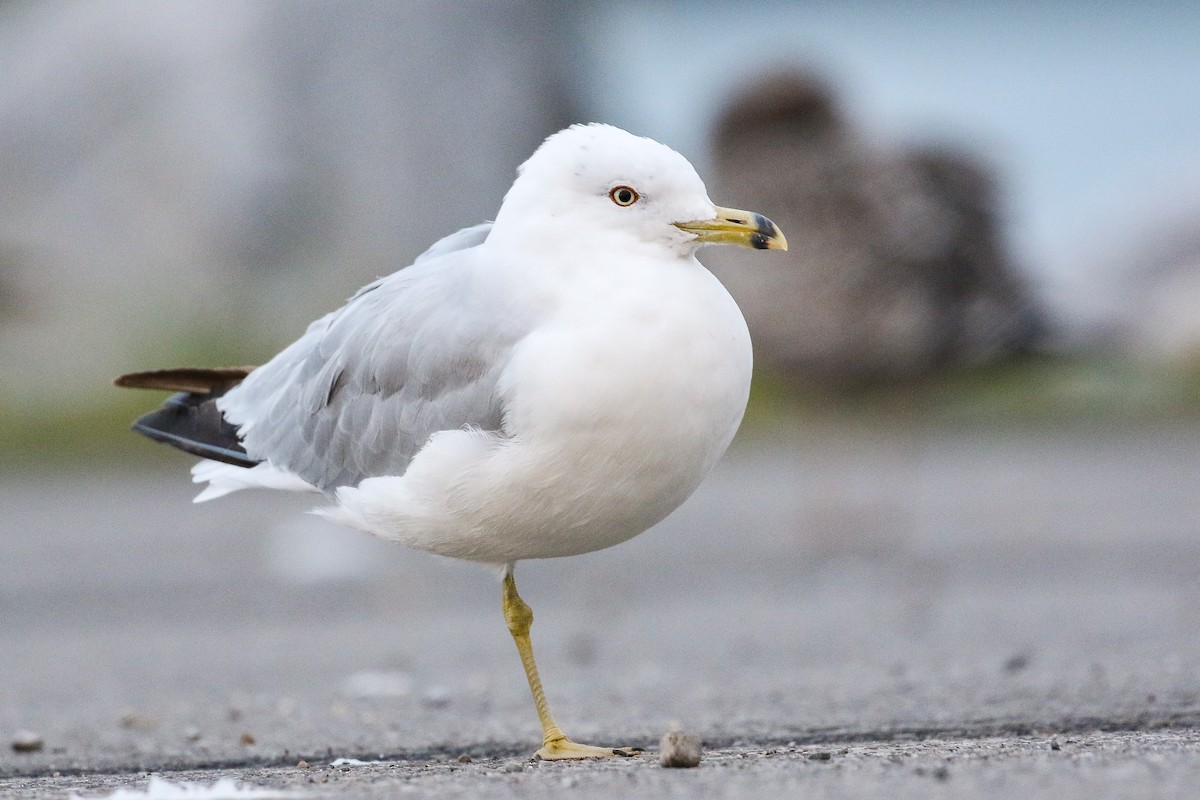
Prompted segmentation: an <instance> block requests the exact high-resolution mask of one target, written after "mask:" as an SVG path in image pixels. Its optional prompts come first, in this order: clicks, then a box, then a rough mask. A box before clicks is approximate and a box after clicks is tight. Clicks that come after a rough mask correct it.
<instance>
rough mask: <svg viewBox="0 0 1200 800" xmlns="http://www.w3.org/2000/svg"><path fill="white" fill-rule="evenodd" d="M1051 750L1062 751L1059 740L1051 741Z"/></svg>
mask: <svg viewBox="0 0 1200 800" xmlns="http://www.w3.org/2000/svg"><path fill="white" fill-rule="evenodd" d="M1050 749H1051V750H1062V745H1061V744H1059V743H1058V739H1051V740H1050Z"/></svg>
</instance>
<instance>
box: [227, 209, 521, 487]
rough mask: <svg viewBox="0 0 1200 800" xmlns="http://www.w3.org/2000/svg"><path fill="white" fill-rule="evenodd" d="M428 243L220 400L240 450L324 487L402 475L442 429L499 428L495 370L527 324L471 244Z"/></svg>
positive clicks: (458, 239)
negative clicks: (418, 254)
mask: <svg viewBox="0 0 1200 800" xmlns="http://www.w3.org/2000/svg"><path fill="white" fill-rule="evenodd" d="M489 227H490V226H476V227H475V228H468V229H466V230H464V231H460V232H459V233H457V234H454V235H453V236H450V237H447V238H446V239H443V240H442V241H440V242H438V243H437V244H436V245H434V247H433V248H431V249H430V250H429V251H428V252H427V253H426V254H424V255H422V256H421V257H420V258H418V259H417V261H416V262H414V264H413V265H412V266H410V267H407V268H405V269H402V270H400V271H399V272H396V273H394V274H392V275H389V276H388V277H386V278H382V279H380V280H378V281H375V282H374V283H372V284H369V285H368V286H365V287H364V288H363V289H361V290H360V291H359V292H358V293H357V294H355V295H354V296H353V297H352V298H351V299H350V300H349V302H347V304H346V305H345V306H343V307H342V308H340V309H338V310H337V311H334V312H333V313H331V314H328V315H326V316H325V317H323V318H322V319H319V320H317V321H316V322H314V323H313V324H312V325H310V326H309V328H308V330H307V331H306V332H305V334H304V335H303V336H302V337H301V338H300V339H298V340H297V341H296V342H294V343H293V344H292V345H291V346H289V347H288V348H287V349H285V350H284V351H283V352H281V353H280V354H279V355H277V356H276V357H275V358H273V359H272V360H271V361H269V362H267V363H266V364H265V365H263V366H261V367H259V368H258V369H256V370H254V372H252V373H250V375H249V376H248V377H247V378H246V380H245V382H243V383H242V384H241V385H240V386H238V387H237V388H236V389H234V390H231V391H230V392H229V393H228V394H227V395H226V396H225V397H224V398H222V400H221V401H220V406H219V407H220V409H221V411H222V413H223V414H224V415H225V418H226V419H227V420H229V421H230V422H231V423H233V424H234V425H237V426H239V431H238V433H239V436H240V437H241V439H242V443H243V445H244V446H245V448H246V451H247V453H248V454H250V455H251V456H252V457H254V458H260V459H264V460H267V461H269V462H271V463H272V464H274V465H275V466H278V467H282V468H284V469H287V470H289V471H291V472H294V473H296V474H297V475H299V476H300V477H302V478H304V479H305V480H306V481H308V482H309V483H311V484H313V485H314V486H316V487H317V488H319V489H321V490H323V491H330V490H332V489H334V488H336V487H338V486H345V485H355V484H357V483H358V482H359V481H361V480H363V479H364V478H368V477H373V476H378V475H401V474H403V473H404V470H405V469H406V468H407V466H408V463H409V461H411V460H412V458H413V456H414V455H415V454H416V453H417V451H418V450H420V449H421V447H422V446H423V445H424V444H425V442H426V441H427V440H428V439H429V437H430V435H432V434H433V433H436V432H437V431H441V430H452V429H458V428H462V427H464V426H475V427H479V428H482V429H484V430H500V428H501V424H502V419H503V411H504V410H503V407H502V401H501V398H500V396H499V393H498V391H497V388H496V384H497V381H498V380H499V377H500V375H501V373H502V372H503V370H504V368H505V366H506V365H507V364H508V360H509V358H510V355H511V352H512V349H513V346H514V345H515V344H516V343H517V342H519V341H520V340H521V339H522V338H524V337H525V335H526V334H527V333H528V332H529V330H530V329H531V328H532V327H533V318H532V315H531V314H530V313H528V309H527V308H525V307H524V306H523V305H522V304H521V302H520V299H519V296H518V294H517V292H516V291H514V290H515V288H516V287H511V286H506V285H503V284H502V282H501V279H500V277H498V275H497V271H496V270H493V269H488V265H487V264H486V263H484V260H483V258H482V257H481V253H480V251H479V248H477V247H476V245H478V244H479V243H480V242H482V241H483V239H484V238H486V236H487V229H488V228H489Z"/></svg>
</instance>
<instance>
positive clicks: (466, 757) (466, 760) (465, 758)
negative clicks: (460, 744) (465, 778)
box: [458, 753, 475, 764]
mask: <svg viewBox="0 0 1200 800" xmlns="http://www.w3.org/2000/svg"><path fill="white" fill-rule="evenodd" d="M474 760H475V759H473V758H471V756H470V755H468V754H466V753H463V754H462V755H461V756H459V757H458V763H460V764H470V763H471V762H472V761H474Z"/></svg>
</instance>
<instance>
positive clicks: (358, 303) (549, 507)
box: [117, 124, 787, 759]
mask: <svg viewBox="0 0 1200 800" xmlns="http://www.w3.org/2000/svg"><path fill="white" fill-rule="evenodd" d="M708 243H727V244H737V245H744V246H747V247H752V248H756V249H786V247H787V244H786V241H785V240H784V237H783V234H782V233H781V232H780V231H779V229H778V228H777V227H776V226H775V224H774V223H773V222H771V221H770V220H769V219H767V218H766V217H764V216H762V215H761V214H754V213H749V212H745V211H738V210H735V209H728V208H721V207H718V206H715V205H713V203H712V201H711V200H709V199H708V193H707V191H706V190H705V188H704V183H703V182H702V181H701V180H700V177H699V176H698V175H697V174H696V171H695V169H693V167H692V165H691V164H690V163H688V161H687V160H686V159H685V158H684V157H683V156H681V155H679V154H678V153H676V152H675V151H674V150H671V149H670V148H668V147H666V146H664V145H662V144H659V143H658V142H655V141H653V140H650V139H645V138H641V137H638V136H634V135H632V134H630V133H627V132H625V131H623V130H620V129H618V128H614V127H611V126H608V125H597V124H593V125H576V126H572V127H570V128H568V129H566V130H564V131H560V132H559V133H557V134H555V135H553V136H551V137H550V138H548V139H547V140H546V141H545V142H544V143H543V144H542V146H541V147H539V148H538V150H537V151H536V152H535V153H534V154H533V155H532V156H531V157H530V158H529V159H528V160H527V161H526V162H525V163H524V164H523V165H522V166H521V167H520V169H519V170H518V175H517V179H516V181H514V183H513V185H512V188H511V189H510V190H509V191H508V193H507V195H506V196H505V197H504V202H503V203H502V205H501V206H500V210H499V212H498V213H497V215H496V220H495V222H494V223H490V224H484V225H478V226H475V227H473V228H467V229H465V230H462V231H459V232H458V233H455V234H452V235H450V236H448V237H446V238H444V239H442V240H441V241H439V242H437V243H436V244H434V245H433V247H431V248H430V249H429V250H428V251H426V252H425V253H424V254H423V255H422V256H420V257H419V258H417V259H416V261H415V262H414V263H413V264H412V265H411V266H408V267H406V268H404V269H401V270H400V271H398V272H396V273H394V274H392V275H389V276H387V277H385V278H381V279H380V280H377V281H375V282H374V283H372V284H369V285H368V286H366V287H364V288H363V289H361V290H360V291H359V292H358V293H357V294H355V295H354V296H353V297H351V298H350V300H349V301H348V302H347V303H346V305H344V306H343V307H342V308H340V309H339V310H337V311H334V312H333V313H331V314H328V315H326V316H325V317H323V318H321V319H319V320H317V321H316V322H314V323H312V325H310V326H309V328H308V330H307V331H306V332H305V334H304V335H303V336H301V337H300V338H299V339H298V340H296V342H294V343H293V344H292V345H291V346H289V347H287V348H286V349H285V350H283V351H282V352H281V353H279V354H278V355H277V356H275V357H274V358H272V359H271V360H270V361H268V362H267V363H266V364H264V365H263V366H261V367H257V368H251V367H241V368H232V369H172V370H158V371H154V372H142V373H133V374H130V375H124V376H122V377H120V378H118V379H117V383H118V385H122V386H131V387H140V388H155V389H166V390H171V391H175V392H178V394H175V395H173V396H172V397H170V398H169V399H168V400H167V401H166V403H165V404H164V405H163V406H162V407H161V408H160V409H159V410H157V411H154V412H152V413H150V414H147V415H146V416H144V417H142V418H141V419H140V420H138V422H137V423H136V424H135V425H134V429H135V430H137V431H138V432H140V433H143V434H145V435H147V436H149V437H150V438H152V439H155V440H157V441H160V442H165V443H167V444H171V445H174V446H175V447H178V448H180V449H182V450H185V451H187V452H190V453H194V454H196V455H200V456H202V457H204V459H205V460H204V461H201V462H200V463H199V464H197V465H196V466H195V467H194V468H193V470H192V471H193V474H194V479H195V480H196V481H197V482H202V483H206V484H207V487H206V488H205V489H204V490H203V491H202V492H201V493H200V495H199V496H198V497H197V498H196V500H197V501H200V500H207V499H210V498H213V497H219V496H220V495H223V494H226V493H228V492H231V491H235V490H238V489H244V488H251V487H267V488H274V489H287V490H294V491H315V492H322V493H324V494H325V496H326V497H327V498H328V500H329V501H330V504H329V505H327V506H326V507H324V508H321V509H319V510H318V513H320V514H322V515H323V516H325V517H328V518H329V519H331V520H335V521H337V522H340V523H343V524H345V525H349V526H350V527H353V528H358V529H360V530H364V531H367V532H369V533H372V534H375V535H377V536H380V537H382V538H384V539H391V540H393V541H397V542H400V543H402V544H406V545H409V546H410V547H415V548H418V549H420V550H426V551H429V552H432V553H437V554H439V555H444V556H452V557H455V558H463V559H469V560H472V561H478V562H483V563H486V564H493V565H496V566H497V567H499V568H501V569H502V571H503V593H502V598H503V609H504V617H505V620H506V621H507V623H508V628H509V631H510V632H511V633H512V636H513V639H514V640H515V641H516V645H517V649H518V651H519V653H520V656H521V662H522V664H523V666H524V667H525V674H526V677H527V678H528V680H529V687H530V690H531V691H532V693H533V699H534V703H535V705H536V706H537V712H538V717H539V718H540V720H541V724H542V731H543V744H542V748H541V749H540V750H539V751H538V752H537V755H538V756H540V757H541V758H544V759H560V758H588V757H596V756H613V755H629V754H630V753H632V752H633V750H632V749H630V748H611V747H592V746H589V745H583V744H578V743H576V742H573V741H571V740H570V739H568V738H567V737H566V736H565V735H564V734H563V732H562V730H561V729H560V728H559V727H558V725H557V724H555V722H554V718H553V717H552V716H551V714H550V710H549V707H548V705H547V703H546V697H545V694H544V692H543V690H542V685H541V681H540V680H539V678H538V673H537V666H536V664H535V663H534V659H533V650H532V646H531V644H530V639H529V629H530V625H531V623H532V621H533V613H532V612H531V611H530V609H529V606H527V605H526V604H525V603H524V601H522V600H521V597H520V596H519V595H518V594H517V587H516V583H515V581H514V579H513V567H514V565H515V564H516V562H517V561H519V560H521V559H525V558H550V557H554V556H569V555H576V554H578V553H586V552H589V551H592V550H598V549H600V548H604V547H609V546H611V545H614V544H618V543H619V542H623V541H625V540H626V539H629V538H631V537H633V536H636V535H637V534H639V533H641V532H642V531H644V530H646V529H647V528H649V527H650V526H651V525H653V524H654V523H656V522H658V521H659V520H661V519H662V518H663V517H665V516H666V515H667V514H669V513H670V512H671V511H672V510H674V509H675V508H676V507H677V506H678V505H679V504H680V503H682V502H683V501H684V500H685V499H686V498H687V497H688V495H690V494H691V493H692V491H693V490H694V489H695V488H696V486H697V485H698V484H699V483H700V481H701V480H702V479H703V478H704V476H705V475H706V474H707V473H708V472H709V470H710V469H711V468H712V467H713V465H714V464H715V463H716V461H717V459H718V458H720V456H721V454H722V453H723V452H724V451H725V448H726V446H727V445H728V444H729V442H730V440H731V439H732V438H733V435H734V432H735V431H736V430H737V427H738V425H739V424H740V422H741V419H742V413H743V411H744V410H745V407H746V400H747V397H748V394H749V388H750V366H751V355H750V337H749V334H748V333H747V332H746V324H745V322H744V320H743V319H742V314H741V312H740V311H739V310H738V307H737V305H736V304H735V303H734V301H733V299H732V298H731V297H730V296H729V294H728V293H727V292H726V291H725V289H724V287H722V286H721V284H720V283H719V282H718V281H717V280H716V279H715V278H714V277H713V276H712V275H711V274H710V273H709V272H708V270H706V269H705V268H704V267H703V266H702V265H701V264H700V262H699V261H697V260H696V258H695V253H696V250H697V249H698V248H699V247H700V246H701V245H704V244H708Z"/></svg>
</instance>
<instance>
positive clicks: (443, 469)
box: [339, 258, 751, 563]
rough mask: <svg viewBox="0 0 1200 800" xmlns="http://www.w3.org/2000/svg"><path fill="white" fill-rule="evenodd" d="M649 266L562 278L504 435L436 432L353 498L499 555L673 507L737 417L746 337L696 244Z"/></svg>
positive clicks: (428, 538)
mask: <svg viewBox="0 0 1200 800" xmlns="http://www.w3.org/2000/svg"><path fill="white" fill-rule="evenodd" d="M642 266H643V265H641V264H640V263H638V262H634V261H631V262H629V263H625V264H623V265H622V266H621V267H620V268H617V269H611V270H605V271H604V272H603V273H597V274H595V275H593V276H590V277H587V278H583V279H581V278H580V276H578V275H575V276H572V279H571V281H570V282H569V284H567V285H568V286H569V289H567V290H565V291H560V292H559V293H558V295H557V296H556V297H555V302H554V311H553V313H552V314H551V316H550V318H549V319H548V320H547V321H546V324H544V325H542V326H540V327H539V328H538V330H537V331H535V332H534V333H533V334H532V335H531V336H530V337H528V338H527V339H526V340H525V341H523V342H522V343H521V344H520V345H519V347H518V348H517V350H516V351H515V352H514V357H513V361H512V364H511V367H510V369H509V370H508V371H507V373H506V375H505V378H504V381H503V384H502V387H501V389H502V392H503V393H504V394H505V396H506V398H508V402H507V404H506V408H507V414H506V420H505V433H506V434H507V438H504V439H500V438H496V437H489V436H488V435H486V434H481V433H479V432H465V431H455V432H445V433H442V434H438V435H437V436H436V437H435V438H434V439H433V440H432V441H431V442H430V443H429V445H427V446H426V448H425V449H424V450H423V451H422V452H421V453H420V454H419V455H418V456H417V458H416V459H414V461H413V462H412V464H411V465H410V466H409V470H408V473H407V474H406V476H405V477H404V478H378V479H371V480H368V481H364V482H363V484H362V485H361V486H360V489H359V490H358V491H357V495H359V496H355V494H356V491H355V490H351V491H349V492H347V491H343V493H342V494H344V495H345V497H342V496H339V499H340V500H341V502H342V506H343V507H344V508H345V509H346V510H347V511H349V510H350V506H351V505H352V504H351V503H350V502H349V501H350V500H351V499H353V500H354V502H356V503H359V504H362V502H363V501H366V500H368V499H369V500H370V501H371V502H370V504H369V505H371V507H372V508H375V509H376V511H375V512H372V518H373V519H374V520H375V521H374V522H373V523H372V526H371V527H369V528H367V529H368V530H371V531H372V532H373V533H377V534H379V535H383V536H385V537H386V538H393V539H397V540H399V541H402V542H404V543H405V544H408V545H410V546H414V547H418V548H421V549H425V550H430V551H432V552H436V553H439V554H442V555H448V556H453V557H457V558H468V559H472V560H477V561H486V562H491V563H507V562H512V561H516V560H519V559H524V558H547V557H554V556H565V555H574V554H578V553H584V552H589V551H591V550H598V549H601V548H604V547H609V546H611V545H614V544H617V543H619V542H622V541H624V540H626V539H628V538H630V537H632V536H636V535H637V534H638V533H641V532H642V531H644V530H645V529H646V528H648V527H649V526H651V525H653V524H654V523H656V522H658V521H659V520H660V519H662V518H663V517H665V516H666V515H667V514H669V513H670V512H671V511H672V510H674V509H675V508H676V507H677V506H678V505H679V504H680V503H682V502H683V501H684V500H685V499H686V498H687V497H688V496H689V495H690V494H691V493H692V491H693V490H694V489H695V488H696V486H697V485H698V484H699V483H700V481H701V480H702V479H703V478H704V476H705V475H706V474H707V473H708V472H709V470H711V468H712V467H713V465H714V464H715V463H716V461H717V459H718V458H720V456H721V454H722V453H723V452H724V451H725V448H726V447H727V446H728V444H729V442H730V440H731V439H732V438H733V435H734V433H735V431H736V430H737V426H738V424H739V423H740V421H741V418H742V413H743V411H744V409H745V406H746V399H747V397H748V394H749V386H750V371H751V353H750V339H749V334H748V333H747V331H746V325H745V322H744V320H743V319H742V315H741V312H740V311H739V310H738V308H737V306H736V304H735V303H734V302H733V300H732V298H730V297H729V295H728V293H727V292H726V291H725V289H724V287H722V286H721V285H720V283H719V282H718V281H717V280H716V279H715V278H713V277H712V275H711V274H710V273H709V272H708V271H707V270H705V269H704V268H703V267H702V266H701V265H700V264H699V262H697V261H695V259H690V258H689V259H686V260H684V259H680V260H678V261H677V262H672V263H670V264H666V265H664V264H663V263H662V262H661V261H658V262H654V263H653V264H652V265H650V266H649V267H648V269H645V270H641V267H642ZM639 270H640V271H639ZM368 494H369V495H370V497H369V498H368V497H367V496H366V495H368ZM380 504H383V506H385V507H386V513H383V514H380V513H378V510H379V508H380V507H381V506H380ZM340 521H342V522H349V523H350V524H353V525H355V526H356V527H366V526H364V525H363V524H361V523H360V522H355V521H354V520H352V519H348V518H344V517H343V518H340Z"/></svg>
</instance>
